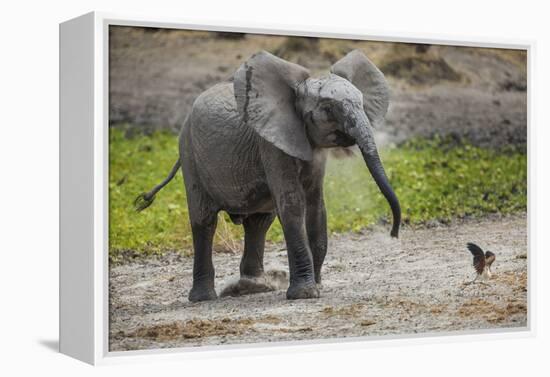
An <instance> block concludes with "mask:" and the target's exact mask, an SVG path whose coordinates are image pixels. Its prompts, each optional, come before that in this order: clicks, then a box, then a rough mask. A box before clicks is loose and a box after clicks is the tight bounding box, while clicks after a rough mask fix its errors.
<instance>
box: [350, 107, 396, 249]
mask: <svg viewBox="0 0 550 377" xmlns="http://www.w3.org/2000/svg"><path fill="white" fill-rule="evenodd" d="M344 125H345V129H346V132H347V133H348V134H349V135H350V136H351V137H353V138H354V139H355V141H356V143H357V145H358V146H359V149H360V150H361V153H362V155H363V159H364V160H365V163H366V165H367V167H368V169H369V171H370V173H371V175H372V177H373V178H374V181H375V182H376V184H377V185H378V188H379V189H380V191H381V192H382V194H383V195H384V197H385V198H386V200H387V201H388V203H389V205H390V207H391V211H392V214H393V226H392V230H391V233H390V234H391V236H392V237H396V238H397V237H398V234H399V225H400V223H401V207H400V205H399V199H397V196H396V195H395V192H394V191H393V189H392V187H391V185H390V182H389V181H388V177H387V176H386V172H385V171H384V167H383V166H382V162H381V161H380V156H379V155H378V149H377V148H376V143H375V141H374V135H373V131H372V127H371V125H370V122H369V120H368V118H367V116H366V114H365V113H364V112H363V111H362V110H354V111H352V112H351V113H350V114H348V117H347V118H346V122H345V124H344Z"/></svg>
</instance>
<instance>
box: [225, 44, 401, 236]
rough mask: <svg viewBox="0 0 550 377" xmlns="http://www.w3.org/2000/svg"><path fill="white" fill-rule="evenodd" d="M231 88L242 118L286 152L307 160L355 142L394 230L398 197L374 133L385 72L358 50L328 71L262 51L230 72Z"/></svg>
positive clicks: (383, 105)
mask: <svg viewBox="0 0 550 377" xmlns="http://www.w3.org/2000/svg"><path fill="white" fill-rule="evenodd" d="M234 89H235V98H236V101H237V107H238V109H239V113H240V114H241V117H242V121H243V122H244V123H245V124H247V125H248V126H250V127H252V128H253V129H254V130H255V131H256V132H257V133H258V134H259V135H260V136H261V137H263V138H264V139H265V140H267V141H269V142H271V143H272V144H273V145H275V146H276V147H278V148H279V149H281V150H282V151H284V152H285V153H287V154H289V155H291V156H294V157H296V158H299V159H302V160H305V161H309V160H311V159H312V158H313V149H315V148H323V147H335V146H346V147H347V146H351V145H354V144H357V145H358V147H359V149H360V150H361V153H362V155H363V158H364V160H365V163H366V165H367V167H368V169H369V171H370V173H371V174H372V176H373V178H374V180H375V182H376V184H377V185H378V187H379V188H380V191H381V192H382V194H383V195H384V196H385V197H386V200H387V201H388V202H389V204H390V207H391V210H392V213H393V227H392V231H391V235H392V236H393V237H397V236H398V232H399V224H400V222H401V209H400V206H399V200H398V199H397V196H396V195H395V193H394V192H393V189H392V187H391V186H390V183H389V181H388V178H387V177H386V173H385V172H384V168H383V166H382V163H381V162H380V157H379V156H378V150H377V148H376V143H375V140H374V135H373V124H378V123H380V122H382V121H383V120H384V117H385V115H386V111H387V109H388V104H389V90H388V85H387V83H386V80H385V79H384V75H383V74H382V72H380V70H379V69H378V68H376V66H375V65H374V64H373V63H372V62H371V61H370V60H368V59H367V57H366V56H365V55H364V54H363V53H361V52H359V51H358V50H355V51H352V52H350V53H349V54H347V55H346V56H345V57H344V58H342V59H341V60H340V61H338V62H336V63H335V64H334V65H333V66H332V68H331V73H330V74H329V75H328V76H326V77H322V78H312V77H310V75H309V71H308V70H307V69H305V68H304V67H301V66H299V65H297V64H293V63H290V62H287V61H285V60H283V59H280V58H278V57H276V56H274V55H271V54H270V53H268V52H265V51H262V52H260V53H257V54H255V55H253V56H252V57H251V58H250V59H248V60H247V61H246V62H245V63H244V64H243V65H242V66H241V67H240V68H239V69H238V70H237V72H236V73H235V76H234Z"/></svg>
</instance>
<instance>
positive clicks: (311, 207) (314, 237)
mask: <svg viewBox="0 0 550 377" xmlns="http://www.w3.org/2000/svg"><path fill="white" fill-rule="evenodd" d="M321 184H322V182H321ZM306 201H307V209H306V230H307V235H308V239H309V246H310V248H311V252H312V254H313V269H314V272H315V282H316V283H317V284H321V267H322V266H323V261H324V260H325V256H326V254H327V243H328V239H327V214H326V209H325V202H324V199H323V189H322V186H321V185H319V186H318V187H315V188H313V189H311V190H308V191H307V193H306Z"/></svg>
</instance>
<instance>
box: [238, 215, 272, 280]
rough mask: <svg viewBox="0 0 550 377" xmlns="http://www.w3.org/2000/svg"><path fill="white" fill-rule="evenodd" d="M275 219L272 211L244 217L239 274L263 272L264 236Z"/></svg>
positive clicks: (249, 275)
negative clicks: (242, 249)
mask: <svg viewBox="0 0 550 377" xmlns="http://www.w3.org/2000/svg"><path fill="white" fill-rule="evenodd" d="M274 219H275V214H273V213H258V214H254V215H250V216H248V217H246V218H245V219H244V221H243V225H244V253H243V257H242V259H241V266H240V271H241V276H245V277H258V276H261V275H263V272H264V248H265V236H266V233H267V231H268V230H269V227H270V226H271V224H272V223H273V220H274Z"/></svg>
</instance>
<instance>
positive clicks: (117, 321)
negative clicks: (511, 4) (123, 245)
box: [109, 215, 527, 351]
mask: <svg viewBox="0 0 550 377" xmlns="http://www.w3.org/2000/svg"><path fill="white" fill-rule="evenodd" d="M387 233H388V230H387V229H382V228H379V229H376V230H373V231H369V232H367V233H365V234H362V235H341V236H337V237H333V238H332V239H331V240H330V244H329V252H328V255H327V259H326V260H325V264H324V268H323V285H322V289H321V295H322V297H321V298H320V299H313V300H297V301H288V300H286V299H285V291H286V285H285V286H284V287H280V289H278V290H276V291H272V292H266V293H259V294H254V295H248V296H241V297H224V298H220V299H218V300H216V301H211V302H202V303H190V302H189V301H188V300H187V294H188V292H189V289H190V287H191V276H192V272H191V270H192V258H190V257H183V256H180V255H178V254H175V253H172V254H168V255H165V256H162V257H157V258H149V259H141V260H137V261H134V262H127V263H124V264H121V265H117V266H111V270H110V289H109V290H110V349H111V351H121V350H136V349H151V348H165V347H184V346H185V347H187V346H199V345H218V344H236V343H257V342H263V343H265V342H277V341H288V340H306V339H326V338H344V337H359V336H373V335H389V334H402V335H405V334H416V333H437V332H452V331H460V330H473V329H494V328H518V327H525V326H526V325H527V221H526V217H525V215H515V216H510V217H491V218H485V219H482V220H465V221H460V222H459V221H457V222H455V223H453V224H451V225H450V226H444V227H432V228H418V229H411V228H405V229H404V230H403V232H402V234H401V237H400V239H399V240H392V239H390V237H389V235H388V234H387ZM470 241H473V242H476V243H478V244H479V245H480V246H482V247H484V248H487V249H490V250H492V251H494V252H495V254H496V262H495V264H494V265H493V273H494V275H493V277H492V278H491V279H490V280H489V281H488V282H487V285H482V284H472V285H466V284H464V283H465V282H468V281H470V280H472V278H473V276H474V271H473V268H472V265H471V264H472V258H471V256H470V254H469V252H468V251H467V250H466V248H465V244H466V242H470ZM268 249H269V250H268V251H267V252H266V256H265V264H266V269H267V270H282V271H287V270H288V269H287V256H286V251H285V250H284V246H283V245H280V244H279V245H270V246H269V248H268ZM239 259H240V255H237V254H221V253H217V254H215V256H214V264H215V266H216V290H217V292H218V293H219V292H220V291H221V290H222V289H223V287H225V286H227V285H228V284H231V283H232V282H234V281H235V280H236V279H237V278H238V271H239V267H238V265H239Z"/></svg>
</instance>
